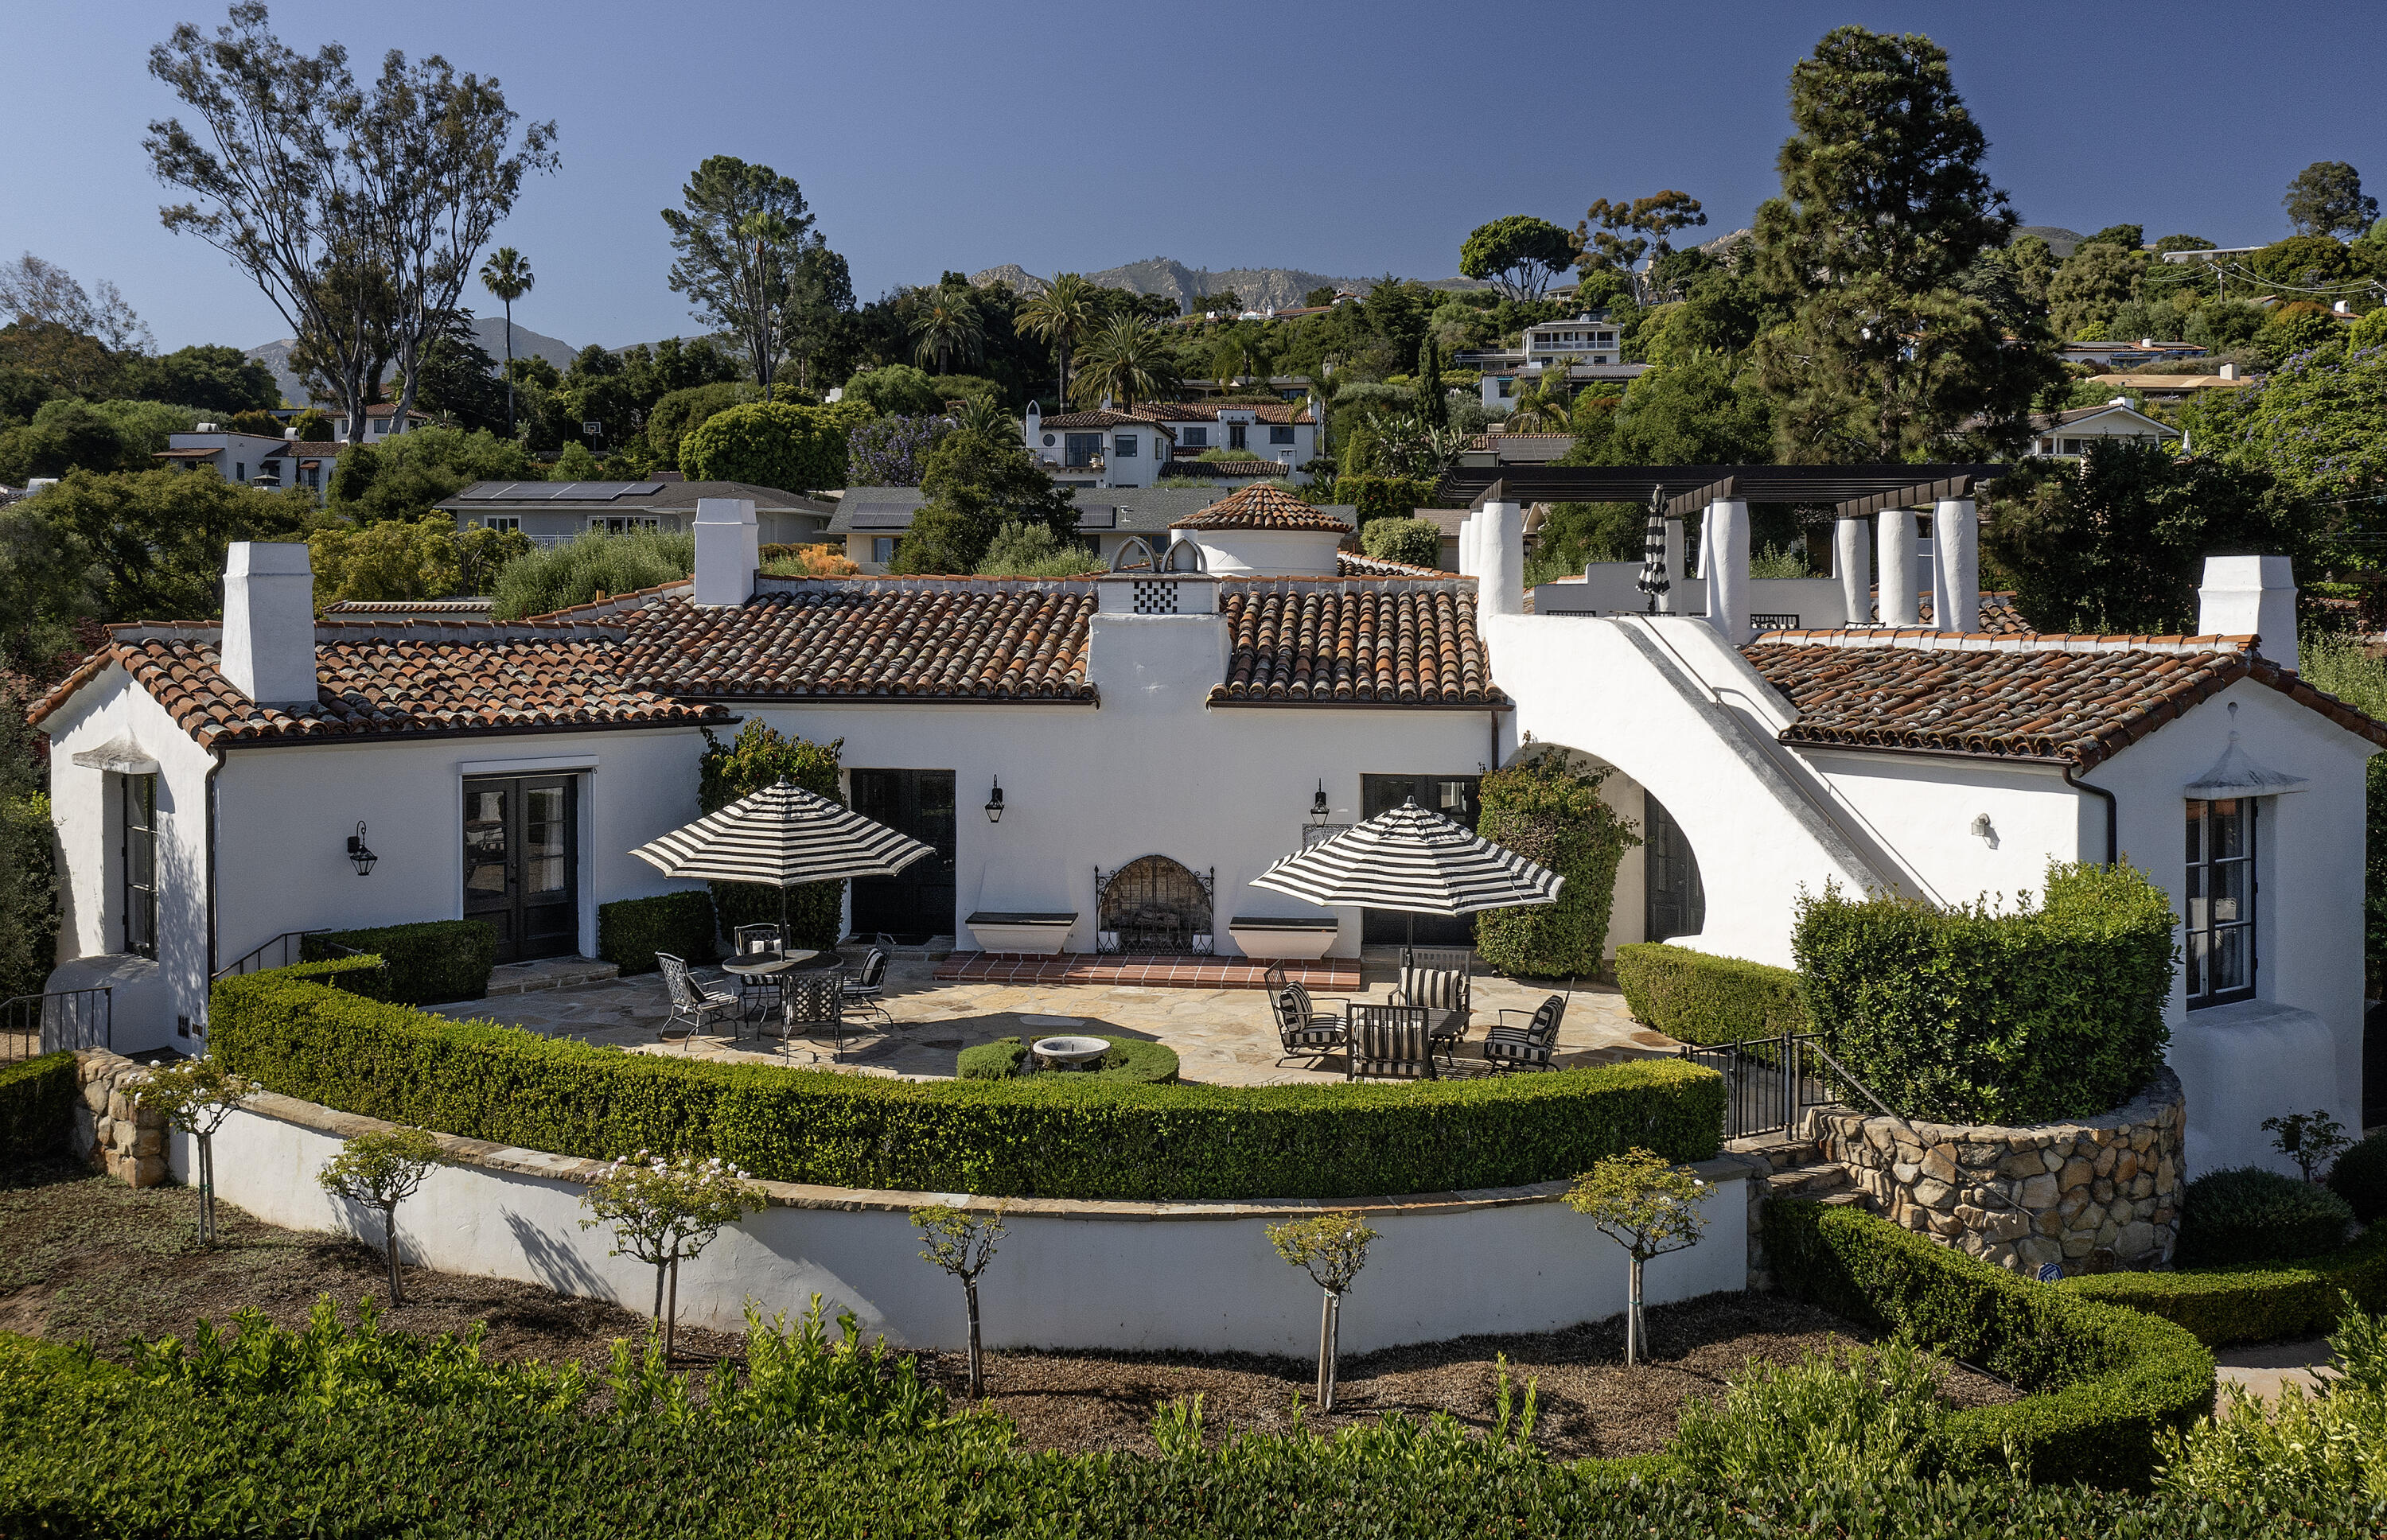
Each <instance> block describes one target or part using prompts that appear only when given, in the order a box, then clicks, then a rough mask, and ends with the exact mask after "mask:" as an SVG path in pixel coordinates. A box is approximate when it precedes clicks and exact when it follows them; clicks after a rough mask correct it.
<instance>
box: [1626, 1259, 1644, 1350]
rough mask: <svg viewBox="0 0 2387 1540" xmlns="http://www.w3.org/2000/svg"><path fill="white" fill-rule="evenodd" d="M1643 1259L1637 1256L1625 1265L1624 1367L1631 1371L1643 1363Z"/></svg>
mask: <svg viewBox="0 0 2387 1540" xmlns="http://www.w3.org/2000/svg"><path fill="white" fill-rule="evenodd" d="M1641 1345H1642V1344H1641V1258H1640V1257H1639V1256H1635V1257H1634V1258H1633V1259H1632V1260H1631V1261H1630V1262H1628V1263H1626V1264H1625V1285H1624V1367H1625V1368H1627V1369H1631V1368H1632V1367H1633V1366H1634V1365H1635V1364H1637V1363H1639V1362H1640V1361H1641Z"/></svg>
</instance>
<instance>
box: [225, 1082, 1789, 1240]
mask: <svg viewBox="0 0 2387 1540" xmlns="http://www.w3.org/2000/svg"><path fill="white" fill-rule="evenodd" d="M241 1109H242V1110H243V1111H245V1112H251V1113H255V1114H257V1115H258V1116H259V1117H271V1118H273V1119H274V1120H275V1121H277V1122H283V1123H291V1124H295V1125H297V1127H299V1128H304V1129H312V1130H316V1131H317V1132H320V1133H328V1134H335V1135H337V1136H339V1137H340V1138H342V1139H353V1138H355V1137H356V1136H357V1135H358V1134H360V1133H373V1132H378V1131H381V1130H387V1129H393V1128H396V1127H398V1125H397V1124H395V1123H389V1122H385V1121H383V1120H382V1119H381V1118H378V1117H360V1116H359V1115H358V1114H355V1113H349V1112H337V1111H335V1110H334V1109H332V1108H330V1107H327V1106H322V1105H318V1104H316V1103H313V1102H302V1101H300V1100H299V1099H298V1098H297V1097H295V1096H284V1095H280V1094H278V1093H276V1092H259V1093H258V1094H257V1095H255V1096H252V1097H250V1098H249V1099H248V1100H247V1101H246V1102H243V1103H242V1104H241ZM433 1137H434V1138H436V1140H438V1142H439V1145H440V1147H441V1148H442V1149H444V1150H446V1151H447V1152H448V1155H450V1156H451V1157H453V1158H454V1159H455V1160H456V1161H457V1162H458V1163H460V1164H461V1165H467V1166H478V1167H481V1168H485V1169H487V1170H492V1171H509V1172H512V1173H514V1174H516V1175H518V1176H526V1177H542V1178H545V1179H547V1180H551V1181H571V1182H582V1183H587V1182H591V1181H594V1180H597V1177H598V1175H599V1174H600V1172H602V1171H603V1170H604V1169H605V1167H606V1164H607V1163H606V1162H604V1161H601V1160H586V1159H582V1158H580V1157H579V1156H576V1155H550V1154H549V1153H548V1152H546V1151H544V1150H524V1149H518V1148H516V1147H514V1146H512V1145H510V1144H495V1143H491V1142H489V1141H487V1140H486V1139H465V1138H462V1137H461V1136H459V1135H456V1134H448V1133H441V1134H434V1135H433ZM1690 1169H1691V1171H1692V1173H1693V1174H1694V1175H1696V1176H1698V1177H1699V1178H1700V1179H1701V1180H1705V1181H1708V1182H1710V1183H1722V1182H1727V1181H1742V1180H1748V1178H1749V1168H1748V1166H1747V1165H1746V1163H1744V1162H1742V1161H1740V1160H1737V1159H1735V1158H1733V1157H1732V1156H1730V1155H1723V1156H1719V1157H1717V1158H1716V1159H1713V1160H1703V1161H1700V1162H1699V1163H1697V1164H1696V1165H1694V1166H1692V1167H1691V1168H1690ZM755 1185H756V1186H758V1187H760V1188H762V1189H763V1192H764V1195H765V1196H766V1197H767V1198H768V1199H769V1201H770V1202H771V1204H772V1205H774V1206H776V1207H780V1208H814V1209H833V1210H840V1211H842V1212H846V1213H867V1212H873V1211H878V1212H891V1213H908V1212H910V1211H911V1210H913V1209H916V1208H926V1207H928V1206H930V1205H935V1204H944V1205H950V1206H952V1207H954V1208H961V1209H992V1208H995V1207H997V1206H998V1205H999V1206H1000V1207H1001V1208H1002V1209H1003V1212H1004V1217H1005V1218H1047V1219H1105V1220H1112V1221H1118V1220H1123V1219H1124V1220H1136V1219H1147V1220H1181V1219H1182V1220H1204V1219H1257V1218H1296V1217H1299V1216H1303V1215H1308V1214H1317V1213H1325V1212H1331V1213H1344V1212H1348V1211H1351V1210H1357V1211H1358V1212H1360V1213H1362V1214H1369V1215H1378V1216H1382V1215H1402V1214H1414V1215H1421V1216H1433V1215H1445V1214H1461V1213H1466V1212H1469V1211H1471V1210H1474V1209H1486V1208H1508V1207H1513V1206H1516V1205H1522V1204H1536V1203H1555V1202H1557V1201H1559V1200H1560V1198H1561V1197H1563V1196H1564V1195H1565V1193H1566V1191H1567V1189H1568V1188H1569V1187H1570V1186H1572V1182H1568V1181H1537V1182H1532V1183H1529V1184H1527V1185H1525V1186H1522V1187H1485V1188H1478V1189H1476V1190H1474V1191H1472V1192H1465V1193H1408V1194H1406V1195H1404V1196H1398V1197H1380V1198H1261V1199H1247V1200H1222V1201H1219V1202H1169V1203H1148V1202H1140V1201H1131V1200H1112V1199H1099V1200H1098V1199H1080V1198H992V1197H984V1196H980V1195H977V1194H973V1193H906V1192H899V1191H894V1190H890V1189H886V1188H873V1187H823V1186H818V1185H816V1184H814V1183H811V1182H797V1181H757V1182H756V1183H755Z"/></svg>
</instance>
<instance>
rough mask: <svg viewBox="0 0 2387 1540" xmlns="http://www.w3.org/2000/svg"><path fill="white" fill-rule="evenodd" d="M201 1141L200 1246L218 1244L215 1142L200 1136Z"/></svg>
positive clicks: (207, 1137) (199, 1172)
mask: <svg viewBox="0 0 2387 1540" xmlns="http://www.w3.org/2000/svg"><path fill="white" fill-rule="evenodd" d="M198 1139H199V1151H198V1155H199V1171H198V1176H199V1244H201V1245H203V1246H211V1245H214V1244H215V1243H216V1171H215V1150H214V1140H213V1138H212V1137H211V1136H210V1135H208V1134H204V1133H203V1134H200V1135H199V1136H198Z"/></svg>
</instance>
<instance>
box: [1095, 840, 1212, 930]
mask: <svg viewBox="0 0 2387 1540" xmlns="http://www.w3.org/2000/svg"><path fill="white" fill-rule="evenodd" d="M1215 882H1216V874H1215V873H1213V874H1212V875H1211V876H1210V877H1203V876H1201V875H1200V874H1198V873H1196V872H1195V871H1193V868H1191V867H1189V866H1187V865H1184V864H1183V863H1182V862H1179V861H1171V860H1170V859H1169V858H1168V857H1167V856H1165V855H1143V856H1138V857H1137V858H1136V859H1134V860H1133V861H1130V862H1129V863H1128V864H1127V865H1124V866H1121V867H1120V868H1119V869H1118V870H1117V871H1115V872H1113V873H1111V874H1110V875H1109V876H1108V877H1105V876H1104V875H1103V874H1102V873H1101V872H1099V871H1098V872H1096V873H1095V874H1094V915H1095V933H1096V934H1095V941H1094V948H1095V950H1096V951H1098V952H1112V953H1145V952H1167V953H1206V952H1209V951H1211V950H1213V949H1214V946H1215V941H1216V931H1215V930H1214V929H1213V928H1212V927H1213V919H1212V913H1211V907H1210V903H1211V889H1212V887H1213V885H1214V883H1215Z"/></svg>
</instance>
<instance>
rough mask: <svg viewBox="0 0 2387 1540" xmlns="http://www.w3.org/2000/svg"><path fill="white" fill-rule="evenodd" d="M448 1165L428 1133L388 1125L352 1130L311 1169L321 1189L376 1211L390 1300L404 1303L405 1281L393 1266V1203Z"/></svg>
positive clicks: (395, 1212)
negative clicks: (318, 1166) (372, 1130)
mask: <svg viewBox="0 0 2387 1540" xmlns="http://www.w3.org/2000/svg"><path fill="white" fill-rule="evenodd" d="M448 1164H449V1161H448V1152H447V1151H446V1150H443V1149H441V1148H440V1147H439V1141H438V1140H437V1139H436V1138H435V1137H433V1136H432V1135H431V1134H429V1133H426V1132H424V1131H423V1130H421V1129H388V1130H382V1131H380V1132H377V1133H360V1134H359V1135H357V1136H356V1137H355V1138H354V1139H351V1140H349V1141H348V1142H347V1144H345V1145H343V1146H342V1147H341V1150H340V1153H339V1154H338V1155H334V1156H333V1157H332V1158H331V1159H330V1160H329V1161H327V1162H326V1163H325V1164H324V1166H323V1168H322V1170H320V1171H318V1172H316V1173H315V1181H316V1183H317V1185H319V1186H321V1187H322V1189H323V1191H324V1192H326V1193H331V1194H333V1195H334V1196H335V1197H342V1198H346V1199H347V1200H348V1201H349V1202H350V1203H355V1204H362V1205H365V1206H366V1207H368V1208H378V1209H380V1210H381V1249H382V1256H383V1258H384V1260H385V1261H386V1262H387V1263H388V1264H389V1302H390V1303H391V1304H392V1305H403V1304H405V1303H406V1286H405V1284H404V1283H403V1282H402V1281H400V1280H399V1277H398V1205H399V1204H401V1203H404V1202H405V1201H406V1200H407V1199H409V1198H410V1197H412V1196H414V1193H415V1190H416V1189H418V1188H420V1187H421V1186H422V1185H423V1178H424V1177H426V1176H428V1175H430V1174H431V1168H433V1167H435V1166H446V1165H448Z"/></svg>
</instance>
